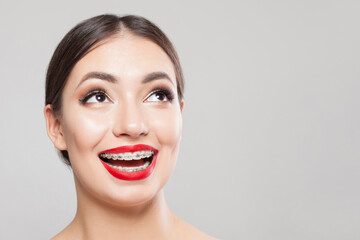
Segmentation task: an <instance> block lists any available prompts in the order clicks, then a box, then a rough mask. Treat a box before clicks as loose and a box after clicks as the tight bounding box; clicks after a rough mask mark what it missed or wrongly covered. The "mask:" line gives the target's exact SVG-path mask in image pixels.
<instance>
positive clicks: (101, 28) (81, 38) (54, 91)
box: [45, 14, 184, 165]
mask: <svg viewBox="0 0 360 240" xmlns="http://www.w3.org/2000/svg"><path fill="white" fill-rule="evenodd" d="M124 30H127V31H129V32H130V33H132V34H134V35H136V36H140V37H144V38H147V39H149V40H151V41H153V42H154V43H156V44H157V45H159V46H160V47H161V48H162V49H163V50H164V52H165V53H166V54H167V55H168V56H169V58H170V60H171V61H172V63H173V64H174V69H175V76H176V82H177V93H178V96H179V102H181V100H182V99H183V92H184V77H183V73H182V69H181V65H180V61H179V57H178V55H177V53H176V51H175V48H174V46H173V45H172V43H171V42H170V40H169V39H168V37H167V36H166V35H165V34H164V33H163V32H162V31H161V30H160V29H159V28H158V27H157V26H156V25H155V24H153V23H152V22H150V21H149V20H147V19H145V18H143V17H139V16H134V15H127V16H124V17H118V16H116V15H108V14H107V15H99V16H96V17H93V18H89V19H87V20H85V21H83V22H81V23H79V24H78V25H76V26H75V27H74V28H73V29H71V30H70V31H69V32H68V33H67V34H66V35H65V37H64V38H63V39H62V40H61V42H60V43H59V45H58V46H57V48H56V50H55V52H54V54H53V56H52V58H51V60H50V64H49V67H48V71H47V74H46V84H45V105H47V104H51V106H52V110H53V114H61V102H62V99H61V98H62V92H63V90H64V87H65V85H66V82H67V79H68V76H69V74H70V72H71V70H72V69H73V68H74V66H75V64H76V63H77V62H78V61H79V60H80V59H81V58H82V57H84V56H85V55H86V54H87V53H88V52H89V51H91V50H92V49H93V48H94V47H96V45H97V44H98V43H100V42H101V41H103V40H105V39H106V38H108V37H110V36H113V35H115V34H117V33H120V32H122V31H124ZM61 156H62V157H63V159H64V162H65V163H66V164H68V165H71V164H70V160H69V155H68V152H67V151H61Z"/></svg>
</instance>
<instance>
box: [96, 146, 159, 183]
mask: <svg viewBox="0 0 360 240" xmlns="http://www.w3.org/2000/svg"><path fill="white" fill-rule="evenodd" d="M149 151H152V152H153V154H152V156H151V157H149V158H146V157H145V158H144V159H146V161H151V162H150V163H146V161H145V160H143V158H141V160H138V159H136V160H130V162H132V161H144V162H145V163H146V165H148V166H147V167H146V168H145V169H142V168H144V167H135V168H132V169H136V170H133V171H129V170H125V169H129V168H125V167H124V168H122V167H116V166H114V165H111V164H109V162H108V161H106V159H105V158H104V156H107V158H108V159H111V156H115V157H118V159H121V160H115V161H113V162H117V163H120V162H123V163H124V164H127V163H128V161H129V159H125V160H122V158H126V157H127V156H133V154H134V155H136V156H137V157H139V156H140V155H139V154H141V153H142V154H145V153H144V152H149ZM122 153H124V154H122ZM157 153H158V150H157V149H156V148H153V147H152V146H149V145H145V144H137V145H129V146H121V147H118V148H112V149H108V150H105V151H102V152H100V153H99V159H100V158H101V159H100V161H101V163H102V164H103V166H104V167H105V169H106V170H107V171H108V172H109V173H110V174H111V175H112V176H114V177H115V178H118V179H121V180H127V181H133V180H141V179H145V178H147V177H149V176H150V175H151V174H152V172H153V171H154V168H155V165H156V159H157ZM116 154H117V155H116ZM100 156H102V157H100ZM130 158H131V157H130ZM109 161H111V160H109Z"/></svg>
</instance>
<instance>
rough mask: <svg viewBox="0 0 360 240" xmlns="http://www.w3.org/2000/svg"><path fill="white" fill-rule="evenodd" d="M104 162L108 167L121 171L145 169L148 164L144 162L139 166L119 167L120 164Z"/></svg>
mask: <svg viewBox="0 0 360 240" xmlns="http://www.w3.org/2000/svg"><path fill="white" fill-rule="evenodd" d="M106 164H107V165H109V166H110V167H112V168H115V169H117V170H120V171H122V172H138V171H142V170H145V169H146V168H147V167H148V166H149V165H150V162H145V163H144V165H142V166H139V167H120V166H114V165H111V164H109V163H106Z"/></svg>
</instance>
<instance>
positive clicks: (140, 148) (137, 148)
mask: <svg viewBox="0 0 360 240" xmlns="http://www.w3.org/2000/svg"><path fill="white" fill-rule="evenodd" d="M151 150H152V151H154V152H155V153H157V152H158V150H157V149H156V148H154V147H152V146H150V145H146V144H136V145H127V146H121V147H116V148H111V149H107V150H105V151H102V152H100V153H99V155H100V154H102V153H124V152H136V151H151Z"/></svg>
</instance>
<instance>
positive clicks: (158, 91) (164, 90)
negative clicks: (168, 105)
mask: <svg viewBox="0 0 360 240" xmlns="http://www.w3.org/2000/svg"><path fill="white" fill-rule="evenodd" d="M154 94H159V95H162V96H165V97H166V99H167V101H168V102H172V101H173V100H174V93H173V92H172V91H171V90H169V89H168V88H167V87H155V88H154V89H153V90H152V91H151V92H150V94H148V95H147V96H146V98H145V100H144V101H146V100H148V99H149V98H150V97H151V96H152V95H154ZM159 102H163V100H160V101H159ZM164 102H165V101H164Z"/></svg>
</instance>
